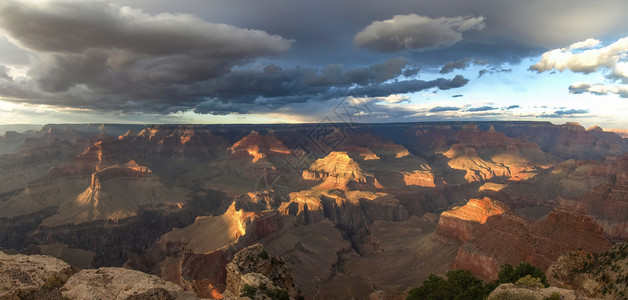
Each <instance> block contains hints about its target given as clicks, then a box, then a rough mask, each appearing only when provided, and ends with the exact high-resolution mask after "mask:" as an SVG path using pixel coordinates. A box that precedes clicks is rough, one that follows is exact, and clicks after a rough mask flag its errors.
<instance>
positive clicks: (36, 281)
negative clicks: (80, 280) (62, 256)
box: [0, 252, 75, 299]
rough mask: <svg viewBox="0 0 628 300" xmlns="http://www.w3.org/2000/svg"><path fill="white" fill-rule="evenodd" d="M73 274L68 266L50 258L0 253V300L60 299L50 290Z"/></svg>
mask: <svg viewBox="0 0 628 300" xmlns="http://www.w3.org/2000/svg"><path fill="white" fill-rule="evenodd" d="M74 273H75V270H74V269H73V268H72V267H70V265H68V264H67V263H65V262H63V261H62V260H59V259H56V258H53V257H50V256H45V255H30V256H29V255H22V254H17V255H7V254H5V253H3V252H0V299H20V298H22V297H26V296H27V295H28V296H30V297H35V298H37V297H48V296H50V298H54V297H55V296H56V297H58V298H61V297H59V296H60V295H59V294H58V291H55V290H54V289H57V288H59V287H60V286H62V285H63V284H64V283H65V282H66V281H67V280H68V278H69V277H70V276H71V275H72V274H74ZM50 298H49V299H50Z"/></svg>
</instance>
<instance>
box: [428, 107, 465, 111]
mask: <svg viewBox="0 0 628 300" xmlns="http://www.w3.org/2000/svg"><path fill="white" fill-rule="evenodd" d="M458 110H460V107H454V106H436V107H432V108H431V109H430V110H429V112H442V111H458Z"/></svg>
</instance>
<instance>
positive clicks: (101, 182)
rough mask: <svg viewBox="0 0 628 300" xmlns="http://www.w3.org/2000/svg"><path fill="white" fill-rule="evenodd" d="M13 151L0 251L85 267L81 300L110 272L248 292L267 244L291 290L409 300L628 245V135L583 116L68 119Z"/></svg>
mask: <svg viewBox="0 0 628 300" xmlns="http://www.w3.org/2000/svg"><path fill="white" fill-rule="evenodd" d="M0 149H2V155H1V156H0V168H1V170H2V172H1V174H0V176H1V177H0V247H2V251H4V252H5V253H18V252H19V253H22V254H26V255H32V256H33V257H38V256H37V255H47V256H52V257H56V258H58V259H60V260H61V261H59V262H58V263H59V264H65V268H66V269H74V270H84V271H81V272H80V273H78V274H76V275H73V276H72V277H70V280H68V283H66V285H67V284H69V285H72V286H73V287H67V288H64V289H65V290H63V295H64V296H68V297H70V295H73V294H72V293H78V292H77V290H80V289H81V287H80V286H78V287H77V286H75V285H78V283H76V282H77V281H78V282H80V281H81V280H80V279H76V280H74V279H73V278H74V276H79V275H81V276H96V275H97V274H96V273H95V274H96V275H94V274H91V275H90V274H87V273H86V274H82V273H83V272H86V271H89V270H92V269H98V268H100V269H98V270H110V271H108V272H123V271H116V270H128V271H124V272H131V270H136V271H133V272H137V271H139V272H142V274H145V275H142V276H151V275H152V276H155V277H154V280H157V278H159V280H162V281H163V285H164V286H167V287H168V288H169V289H170V290H172V289H174V287H176V288H177V289H176V293H180V294H181V295H186V297H201V298H218V299H220V298H223V297H228V296H231V297H233V296H240V295H239V294H238V293H239V291H241V288H242V287H241V285H242V284H241V283H238V281H239V280H241V279H240V276H242V278H244V274H245V273H246V272H245V271H242V270H241V269H238V270H240V271H234V270H235V269H234V268H236V269H237V267H236V266H235V265H234V266H231V265H233V264H234V263H235V261H241V260H243V259H244V258H240V259H237V257H243V255H245V254H240V252H241V251H243V250H245V249H252V250H248V251H257V252H256V253H258V254H256V255H253V256H254V257H258V256H260V255H259V253H261V252H260V251H263V252H264V253H267V254H265V255H263V256H267V257H270V258H272V259H271V260H268V261H266V262H263V263H259V264H260V265H263V266H265V267H263V268H262V269H264V268H265V269H264V270H265V271H264V272H266V273H264V272H262V271H259V270H257V269H256V270H257V272H258V273H263V274H264V275H265V276H266V277H268V278H270V280H271V281H270V283H269V286H273V283H272V282H274V284H275V285H277V286H280V287H282V288H283V286H285V287H286V289H287V290H288V291H291V292H290V293H291V294H290V295H291V297H297V296H298V297H304V298H305V299H330V298H351V297H354V298H356V299H366V298H368V297H370V296H371V297H374V296H373V295H375V296H378V297H384V298H386V299H394V298H400V297H404V293H406V292H407V291H408V290H409V289H410V288H412V287H415V286H418V285H420V283H421V282H422V281H423V280H425V279H426V278H427V277H428V276H429V275H430V274H444V273H445V272H447V271H448V270H452V269H460V270H468V271H470V272H471V274H473V275H474V276H476V277H477V278H480V279H482V280H485V281H489V280H494V279H496V277H497V273H498V272H499V270H500V266H501V265H503V264H506V263H509V264H512V265H517V264H519V263H520V262H529V263H531V264H533V265H534V266H536V267H538V268H540V269H542V270H543V271H547V270H548V268H550V266H552V264H553V263H554V262H556V261H557V260H558V259H559V257H561V255H564V254H567V253H568V252H569V251H575V250H578V251H587V252H588V253H604V252H606V251H609V250H611V248H612V247H613V245H615V244H617V245H621V243H625V242H626V241H628V139H627V138H622V137H620V136H619V135H617V134H615V133H613V132H607V131H604V130H603V129H601V128H599V127H593V128H589V129H585V128H584V127H582V126H580V125H579V124H577V123H567V124H563V125H554V124H552V123H549V122H435V123H390V124H348V123H320V124H290V125H150V126H144V125H124V124H76V125H54V124H51V125H45V126H43V127H42V128H41V129H39V130H29V131H24V132H15V131H7V132H6V133H5V134H4V135H3V136H2V137H1V138H0ZM255 245H257V246H256V247H258V248H251V247H253V246H255ZM255 249H257V250H255ZM52 257H51V258H50V259H53V258H52ZM62 261H63V262H62ZM275 261H276V262H275ZM269 264H270V265H269ZM230 266H231V267H230ZM247 266H248V265H247ZM271 266H272V267H271ZM107 267H109V269H107ZM110 267H115V268H110ZM59 268H61V267H59ZM116 268H122V269H116ZM240 268H244V269H246V267H242V266H240ZM248 268H251V267H250V266H249V267H248ZM61 269H62V270H65V269H63V268H61ZM278 270H279V271H278ZM282 270H283V271H282ZM139 272H138V274H140V273H139ZM234 272H235V274H236V275H234ZM237 272H241V273H242V274H240V273H237ZM248 272H252V271H251V270H249V271H248ZM273 272H274V273H273ZM277 272H280V273H281V274H282V275H281V276H279V275H277V274H278V273H277ZM271 273H272V274H274V275H272V274H271ZM237 274H240V275H237ZM253 274H257V273H253ZM102 276H104V275H102ZM111 276H113V275H111ZM116 276H131V275H128V274H127V275H125V274H118V275H116ZM138 276H139V275H138ZM247 276H248V275H247ZM273 276H275V277H276V278H275V279H281V280H283V281H281V284H279V283H277V282H278V281H277V280H275V279H273V278H274V277H273ZM131 277H132V276H131ZM266 277H264V280H267V281H268V280H269V279H268V278H266ZM89 278H91V277H89ZM247 278H248V277H247ZM249 279H250V278H249ZM83 280H87V279H83ZM121 280H123V279H121ZM242 280H243V279H242ZM250 280H253V279H250ZM258 280H259V278H258ZM72 282H75V283H74V284H72ZM165 282H168V283H167V284H166V283H165ZM234 282H235V283H234ZM238 284H239V285H238ZM170 290H168V289H167V288H164V290H161V291H162V292H164V291H170ZM164 293H165V292H164ZM173 293H174V292H173ZM186 293H187V294H186ZM177 295H178V294H177ZM384 298H382V299H384ZM164 299H166V298H164ZM168 299H170V298H168Z"/></svg>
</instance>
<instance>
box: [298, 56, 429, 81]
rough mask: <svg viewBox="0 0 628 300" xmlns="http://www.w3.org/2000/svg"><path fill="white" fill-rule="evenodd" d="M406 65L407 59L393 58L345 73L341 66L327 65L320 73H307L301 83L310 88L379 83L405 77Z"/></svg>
mask: <svg viewBox="0 0 628 300" xmlns="http://www.w3.org/2000/svg"><path fill="white" fill-rule="evenodd" d="M407 64H408V60H407V59H405V58H401V57H395V58H391V59H389V60H387V61H386V62H384V63H381V64H375V65H372V66H369V67H367V68H356V69H350V70H346V71H345V70H344V67H343V66H342V65H341V64H335V65H328V66H326V67H324V68H322V69H321V70H320V72H307V73H306V74H305V77H304V78H303V82H304V83H305V84H307V85H311V86H320V85H346V84H351V83H355V84H359V85H365V84H370V83H381V82H384V81H386V80H390V79H393V78H396V77H398V76H400V75H402V74H404V75H405V72H404V68H405V66H406V65H407ZM412 73H414V74H415V75H416V73H418V70H416V73H415V72H414V70H412V71H410V72H409V74H412Z"/></svg>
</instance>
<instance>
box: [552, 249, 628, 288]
mask: <svg viewBox="0 0 628 300" xmlns="http://www.w3.org/2000/svg"><path fill="white" fill-rule="evenodd" d="M627 274H628V244H627V243H620V244H616V245H614V246H613V247H612V248H611V249H610V250H608V251H607V252H602V253H591V252H588V251H585V250H574V251H571V252H569V253H566V254H564V255H562V256H560V257H559V258H558V259H557V260H556V261H555V262H554V263H553V264H552V265H551V266H550V267H549V268H548V270H547V279H548V281H549V282H550V284H552V285H555V286H558V287H563V288H569V289H575V290H576V291H577V292H578V293H580V294H582V295H584V296H587V297H595V298H604V299H626V297H627V296H628V277H627Z"/></svg>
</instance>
